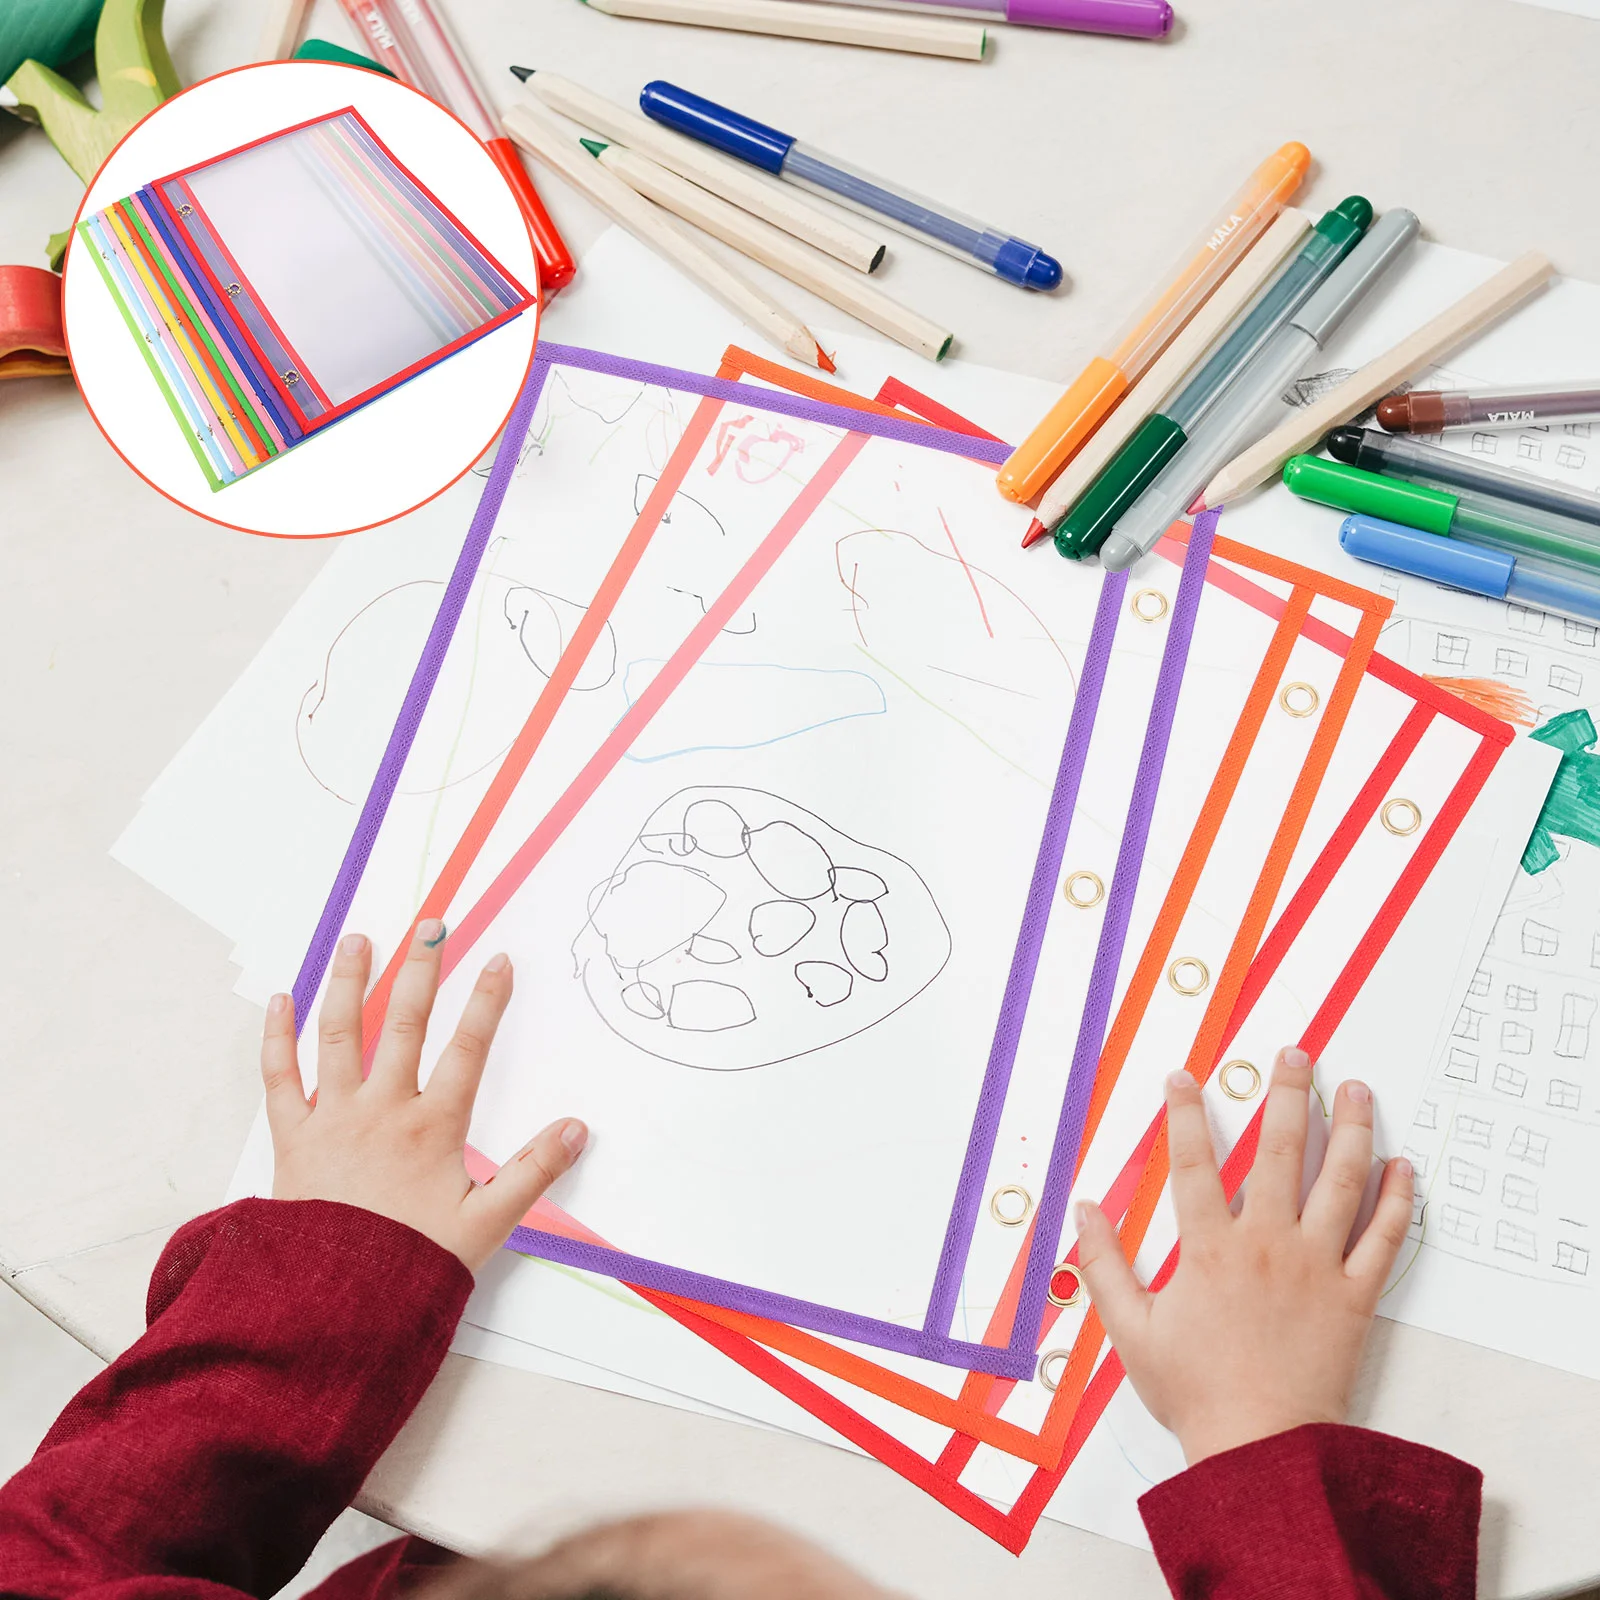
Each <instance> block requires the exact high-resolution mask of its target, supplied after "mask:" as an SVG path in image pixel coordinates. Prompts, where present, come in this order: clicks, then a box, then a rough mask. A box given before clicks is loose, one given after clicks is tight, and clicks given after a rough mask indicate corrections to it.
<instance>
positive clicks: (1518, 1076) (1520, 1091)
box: [1494, 1061, 1528, 1100]
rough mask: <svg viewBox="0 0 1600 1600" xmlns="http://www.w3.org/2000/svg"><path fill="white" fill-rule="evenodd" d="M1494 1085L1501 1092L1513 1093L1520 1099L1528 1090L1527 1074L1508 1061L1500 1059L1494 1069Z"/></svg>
mask: <svg viewBox="0 0 1600 1600" xmlns="http://www.w3.org/2000/svg"><path fill="white" fill-rule="evenodd" d="M1494 1086H1495V1088H1496V1089H1498V1090H1499V1091H1500V1093H1501V1094H1509V1095H1514V1096H1515V1097H1516V1098H1517V1099H1518V1100H1520V1099H1521V1098H1522V1097H1523V1095H1525V1094H1526V1093H1527V1092H1528V1074H1527V1073H1526V1072H1524V1071H1523V1070H1522V1068H1521V1067H1514V1066H1512V1065H1511V1063H1510V1062H1509V1061H1502V1062H1500V1063H1499V1065H1497V1066H1496V1067H1495V1069H1494Z"/></svg>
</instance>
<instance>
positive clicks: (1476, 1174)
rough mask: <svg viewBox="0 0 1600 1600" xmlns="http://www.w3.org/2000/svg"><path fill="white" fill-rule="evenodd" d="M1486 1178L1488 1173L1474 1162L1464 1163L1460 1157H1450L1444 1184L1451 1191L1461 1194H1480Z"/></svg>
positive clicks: (1486, 1180)
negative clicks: (1447, 1185) (1457, 1190)
mask: <svg viewBox="0 0 1600 1600" xmlns="http://www.w3.org/2000/svg"><path fill="white" fill-rule="evenodd" d="M1488 1178H1489V1174H1488V1171H1487V1170H1486V1169H1485V1168H1483V1167H1480V1166H1479V1165H1478V1163H1477V1162H1476V1161H1466V1160H1464V1159H1463V1158H1462V1157H1460V1156H1451V1157H1450V1165H1449V1167H1448V1168H1447V1171H1446V1177H1445V1182H1446V1183H1448V1184H1449V1185H1450V1187H1451V1188H1452V1189H1459V1190H1460V1191H1461V1192H1462V1193H1463V1194H1482V1193H1483V1186H1484V1184H1485V1183H1486V1182H1488Z"/></svg>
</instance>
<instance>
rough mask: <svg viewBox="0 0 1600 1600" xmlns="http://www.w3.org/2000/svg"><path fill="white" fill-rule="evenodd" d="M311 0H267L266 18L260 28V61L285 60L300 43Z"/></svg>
mask: <svg viewBox="0 0 1600 1600" xmlns="http://www.w3.org/2000/svg"><path fill="white" fill-rule="evenodd" d="M310 9H311V0H267V20H266V22H265V24H264V25H263V27H262V29H261V51H260V57H259V59H260V60H262V61H287V60H288V59H289V57H290V56H292V55H293V54H294V53H295V50H296V49H297V48H298V47H299V44H300V32H301V30H302V29H303V28H304V27H305V25H306V13H307V12H308V11H309V10H310Z"/></svg>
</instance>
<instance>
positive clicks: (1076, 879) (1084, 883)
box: [1061, 867, 1106, 911]
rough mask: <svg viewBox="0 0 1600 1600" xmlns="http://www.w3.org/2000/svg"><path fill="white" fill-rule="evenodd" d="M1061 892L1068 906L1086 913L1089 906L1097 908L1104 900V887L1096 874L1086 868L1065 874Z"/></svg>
mask: <svg viewBox="0 0 1600 1600" xmlns="http://www.w3.org/2000/svg"><path fill="white" fill-rule="evenodd" d="M1061 892H1062V894H1064V895H1065V896H1066V898H1067V904H1068V905H1069V906H1076V907H1077V908H1078V909H1079V910H1080V911H1087V910H1088V909H1089V907H1090V906H1097V905H1099V904H1100V902H1101V901H1102V900H1104V899H1105V897H1106V886H1105V884H1104V883H1103V882H1102V881H1101V878H1100V874H1099V873H1098V872H1090V871H1089V869H1088V868H1087V867H1080V868H1079V869H1078V870H1077V871H1076V872H1069V873H1068V874H1067V876H1066V880H1065V882H1063V883H1062V885H1061Z"/></svg>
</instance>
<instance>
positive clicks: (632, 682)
mask: <svg viewBox="0 0 1600 1600" xmlns="http://www.w3.org/2000/svg"><path fill="white" fill-rule="evenodd" d="M664 665H665V663H664V662H662V661H660V660H647V661H630V662H629V663H628V665H627V667H626V669H625V670H624V671H623V674H622V688H623V693H624V694H625V695H626V696H627V700H628V704H629V705H630V706H631V705H632V704H633V703H634V701H635V700H637V699H638V698H639V696H640V695H641V694H642V693H643V692H644V690H645V689H646V688H647V687H648V685H649V684H650V682H651V680H652V679H654V677H655V675H656V673H657V672H658V671H659V670H660V669H661V667H662V666H664ZM888 709H889V702H888V700H887V699H886V698H885V696H884V692H883V688H882V686H881V685H880V684H879V683H878V680H877V679H876V678H873V677H871V676H869V675H868V674H867V673H865V672H855V671H852V670H850V669H848V668H821V667H789V666H783V665H780V664H767V663H742V662H718V661H702V662H700V663H699V664H698V665H697V666H696V667H695V669H694V671H693V672H691V673H690V674H689V675H688V677H687V678H685V679H684V680H683V682H682V683H681V684H679V686H678V688H677V690H676V691H675V692H674V693H673V695H672V697H671V698H670V699H669V700H668V701H667V703H666V704H665V705H664V706H663V707H662V708H661V710H660V711H658V712H657V713H656V715H655V716H654V717H653V718H652V719H651V720H650V724H649V726H648V727H647V728H646V729H645V730H644V732H643V733H642V734H640V736H639V737H638V738H637V739H636V740H635V741H634V743H633V745H632V747H631V748H630V749H629V751H628V760H630V761H635V762H642V763H649V762H653V761H666V760H669V759H671V758H672V757H673V756H683V755H693V754H697V753H699V752H701V751H706V750H756V749H759V748H761V747H762V746H764V745H771V744H777V743H779V742H780V741H782V740H784V739H796V738H799V737H800V736H801V735H802V734H806V733H815V732H816V731H817V730H818V729H821V728H827V727H831V726H832V725H833V724H834V723H838V722H851V721H853V720H855V719H856V718H858V717H881V716H882V715H883V714H884V713H885V712H886V711H887V710H888Z"/></svg>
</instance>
